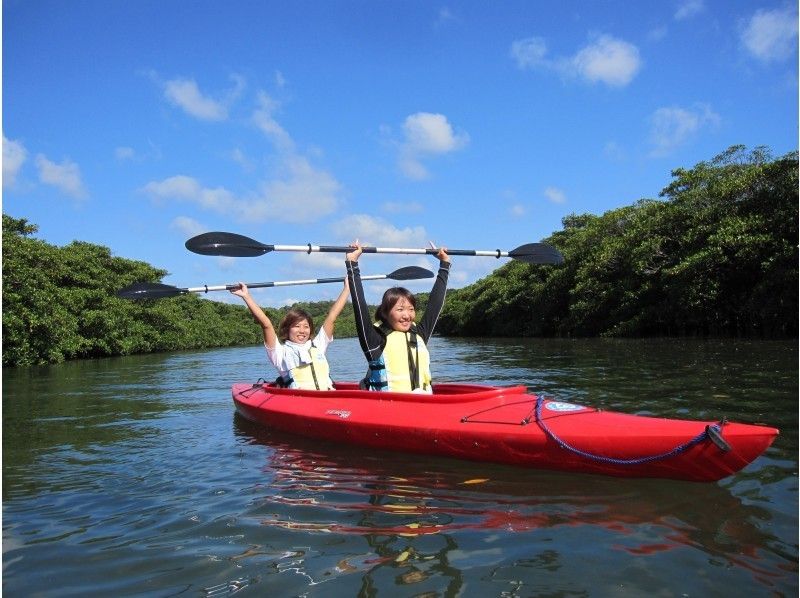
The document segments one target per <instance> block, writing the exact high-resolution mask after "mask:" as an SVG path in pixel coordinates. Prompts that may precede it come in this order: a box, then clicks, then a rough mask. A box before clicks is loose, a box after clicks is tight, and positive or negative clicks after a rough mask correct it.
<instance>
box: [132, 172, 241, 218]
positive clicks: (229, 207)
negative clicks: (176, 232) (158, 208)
mask: <svg viewBox="0 0 800 598" xmlns="http://www.w3.org/2000/svg"><path fill="white" fill-rule="evenodd" d="M142 190H143V191H144V192H145V193H147V194H148V195H150V196H151V197H153V198H155V199H180V200H184V201H189V202H191V203H194V204H197V205H198V206H200V207H202V208H204V209H207V210H213V211H216V212H220V213H223V214H224V213H229V212H231V211H235V210H236V208H237V200H236V198H235V197H234V195H233V193H231V192H230V191H228V190H227V189H225V188H223V187H217V188H216V189H209V188H206V187H203V186H202V185H201V184H200V183H199V182H198V181H197V180H196V179H194V178H192V177H190V176H185V175H177V176H173V177H169V178H166V179H164V180H163V181H152V182H150V183H147V184H146V185H145V186H144V187H143V189H142Z"/></svg>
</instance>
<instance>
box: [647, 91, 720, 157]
mask: <svg viewBox="0 0 800 598" xmlns="http://www.w3.org/2000/svg"><path fill="white" fill-rule="evenodd" d="M719 122H720V117H719V115H718V114H716V113H715V112H714V111H713V110H712V109H711V107H710V106H708V105H706V104H698V105H696V106H695V107H694V108H691V109H689V108H681V107H679V106H671V107H665V108H659V109H657V110H656V111H655V112H654V113H653V115H652V116H651V117H650V125H651V128H650V141H651V142H652V144H653V151H652V155H654V156H664V155H667V154H669V153H670V152H672V151H673V150H675V149H676V148H678V147H679V146H681V145H683V144H684V143H686V142H687V141H688V140H689V139H691V138H692V137H694V136H695V135H696V134H697V133H698V132H699V131H700V130H701V129H704V128H707V127H714V126H717V125H718V124H719Z"/></svg>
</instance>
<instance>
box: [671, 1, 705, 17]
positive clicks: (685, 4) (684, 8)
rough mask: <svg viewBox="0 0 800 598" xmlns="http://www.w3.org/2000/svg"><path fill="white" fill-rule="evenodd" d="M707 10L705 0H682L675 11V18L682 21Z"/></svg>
mask: <svg viewBox="0 0 800 598" xmlns="http://www.w3.org/2000/svg"><path fill="white" fill-rule="evenodd" d="M703 10H705V2H704V0H682V2H680V4H678V8H677V10H676V11H675V20H676V21H682V20H684V19H688V18H691V17H693V16H695V15H696V14H699V13H701V12H703Z"/></svg>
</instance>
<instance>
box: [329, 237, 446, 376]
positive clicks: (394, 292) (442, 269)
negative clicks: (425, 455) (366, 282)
mask: <svg viewBox="0 0 800 598" xmlns="http://www.w3.org/2000/svg"><path fill="white" fill-rule="evenodd" d="M353 248H354V250H353V251H352V252H350V253H348V254H347V260H346V261H345V266H346V268H347V279H348V282H349V284H350V295H351V298H352V302H353V310H354V312H355V316H356V330H357V331H358V339H359V342H360V343H361V349H362V350H363V351H364V356H365V357H366V358H367V362H368V363H369V371H368V373H367V376H366V378H365V379H364V380H363V382H362V386H364V387H366V388H369V389H370V390H388V391H392V392H432V391H431V372H430V356H429V354H428V349H427V342H428V340H429V339H430V337H431V335H432V334H433V329H434V327H435V326H436V322H437V320H438V319H439V314H440V313H441V311H442V307H443V305H444V299H445V294H446V292H447V278H448V275H449V272H450V256H448V255H447V250H446V249H445V248H440V249H439V252H438V253H437V257H438V258H439V272H438V273H437V275H436V281H435V282H434V284H433V289H431V294H430V297H429V299H428V306H427V308H426V310H425V314H424V315H423V316H422V319H421V320H420V322H419V324H417V323H415V319H416V299H415V298H414V295H413V294H411V292H409V291H408V290H407V289H405V288H402V287H394V288H391V289H389V290H387V291H386V292H385V293H384V295H383V300H382V301H381V304H380V306H379V307H378V310H377V311H376V313H375V318H376V319H377V320H378V321H377V322H376V323H373V321H372V318H371V317H370V314H369V308H368V306H367V302H366V300H365V299H364V289H363V287H362V285H361V273H360V270H359V267H358V258H359V256H360V255H361V246H360V245H359V244H358V243H357V242H356V243H354V244H353Z"/></svg>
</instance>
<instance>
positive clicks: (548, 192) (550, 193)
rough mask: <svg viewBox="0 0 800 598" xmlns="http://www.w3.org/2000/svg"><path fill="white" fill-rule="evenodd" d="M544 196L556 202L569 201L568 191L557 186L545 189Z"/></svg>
mask: <svg viewBox="0 0 800 598" xmlns="http://www.w3.org/2000/svg"><path fill="white" fill-rule="evenodd" d="M544 196H545V197H546V198H547V201H549V202H551V203H555V204H562V203H565V202H566V201H567V195H566V193H564V192H563V191H562V190H561V189H558V188H557V187H547V188H546V189H545V190H544Z"/></svg>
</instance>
